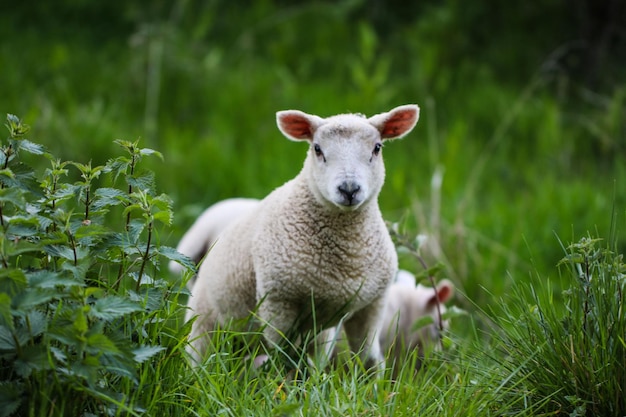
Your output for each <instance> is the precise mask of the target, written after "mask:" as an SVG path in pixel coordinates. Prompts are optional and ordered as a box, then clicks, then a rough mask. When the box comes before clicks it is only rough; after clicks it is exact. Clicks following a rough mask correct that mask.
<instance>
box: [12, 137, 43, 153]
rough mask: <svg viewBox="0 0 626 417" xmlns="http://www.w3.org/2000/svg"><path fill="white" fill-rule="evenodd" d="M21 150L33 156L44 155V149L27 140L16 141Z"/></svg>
mask: <svg viewBox="0 0 626 417" xmlns="http://www.w3.org/2000/svg"><path fill="white" fill-rule="evenodd" d="M18 144H19V147H20V149H21V150H23V151H26V152H29V153H32V154H33V155H43V154H44V153H46V148H44V146H43V145H39V144H37V143H33V142H31V141H29V140H27V139H22V140H20V141H18Z"/></svg>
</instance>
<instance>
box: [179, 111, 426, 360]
mask: <svg viewBox="0 0 626 417" xmlns="http://www.w3.org/2000/svg"><path fill="white" fill-rule="evenodd" d="M418 117H419V108H418V107H417V106H415V105H406V106H400V107H397V108H395V109H393V110H391V111H389V112H387V113H382V114H379V115H376V116H372V117H370V118H365V117H363V116H361V115H354V114H344V115H337V116H332V117H329V118H326V119H323V118H321V117H318V116H314V115H309V114H306V113H303V112H300V111H296V110H289V111H282V112H278V113H277V123H278V127H279V129H280V130H281V132H282V133H283V134H284V135H285V136H286V137H287V138H289V139H291V140H294V141H307V142H309V145H310V146H309V151H308V154H307V157H306V159H305V162H304V166H303V168H302V170H301V171H300V173H299V174H298V175H297V176H296V177H295V178H294V179H292V180H290V181H288V182H287V183H285V184H284V185H282V186H281V187H279V188H277V189H276V190H274V191H273V192H272V193H270V194H269V195H268V196H267V197H266V198H265V199H263V200H262V201H261V202H260V203H259V204H258V206H257V208H256V209H255V210H254V211H253V212H252V213H248V214H245V215H243V216H242V217H241V218H240V219H238V220H236V221H235V222H234V223H232V224H231V225H230V226H228V227H227V229H226V230H224V232H223V233H222V234H221V236H220V238H219V239H218V240H217V242H216V243H215V245H214V246H213V248H212V249H211V250H210V251H209V253H208V254H207V256H206V257H205V260H204V262H203V263H202V265H201V267H200V270H199V272H198V279H197V281H196V283H195V284H194V287H193V290H192V296H191V297H190V300H189V311H188V314H187V319H191V318H192V317H194V316H197V318H196V320H195V321H194V322H193V324H192V330H191V334H190V347H189V352H190V354H191V356H192V358H193V359H194V360H196V361H199V360H200V359H201V358H202V357H203V355H204V354H205V352H206V350H207V348H208V345H209V343H210V336H208V335H207V333H209V332H210V331H211V330H212V329H214V328H215V326H216V325H224V324H226V323H228V322H230V321H231V320H233V319H241V318H245V317H248V316H249V315H250V313H251V312H256V313H255V314H256V317H257V318H258V323H259V324H260V325H266V326H265V327H264V328H263V332H264V337H265V339H266V340H267V341H268V342H269V344H270V345H278V344H284V343H282V342H284V339H285V336H287V338H288V339H289V341H290V342H294V343H296V341H297V340H298V339H299V336H300V335H303V334H305V333H307V332H313V333H317V332H319V331H321V330H322V329H324V328H329V327H332V326H334V325H336V324H337V323H338V322H339V320H340V319H341V318H342V317H344V316H345V317H346V319H345V321H344V326H345V330H346V334H347V337H348V341H349V344H350V347H351V349H352V350H354V351H359V350H360V351H361V352H362V355H363V359H364V362H365V364H366V365H367V366H370V367H371V366H380V365H383V363H384V361H383V357H382V354H381V349H380V342H379V340H378V332H377V328H378V324H379V321H380V318H381V314H382V309H383V307H384V295H385V291H386V289H387V287H388V285H389V283H390V282H391V281H392V280H393V277H394V276H395V274H396V271H397V255H396V251H395V248H394V245H393V243H392V241H391V238H390V236H389V234H388V232H387V228H386V226H385V223H384V221H383V219H382V216H381V213H380V209H379V207H378V201H377V197H378V194H379V192H380V189H381V187H382V185H383V182H384V176H385V168H384V165H383V161H382V153H381V149H382V143H383V141H384V140H387V139H394V138H400V137H402V136H404V135H406V134H407V133H409V132H410V131H411V130H412V129H413V127H414V126H415V124H416V123H417V119H418ZM257 306H258V309H257ZM313 317H314V319H313ZM361 349H362V350H361Z"/></svg>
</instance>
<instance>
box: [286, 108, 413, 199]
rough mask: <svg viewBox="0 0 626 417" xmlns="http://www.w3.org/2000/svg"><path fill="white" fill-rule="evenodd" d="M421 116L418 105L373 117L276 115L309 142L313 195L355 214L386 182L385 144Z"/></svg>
mask: <svg viewBox="0 0 626 417" xmlns="http://www.w3.org/2000/svg"><path fill="white" fill-rule="evenodd" d="M418 118H419V108H418V107H417V106H415V105H406V106H399V107H396V108H395V109H393V110H391V111H389V112H387V113H381V114H378V115H375V116H372V117H370V118H369V119H366V118H365V117H363V116H361V115H356V114H342V115H338V116H332V117H329V118H326V119H322V118H321V117H319V116H315V115H310V114H306V113H303V112H301V111H298V110H287V111H281V112H278V113H277V114H276V121H277V123H278V128H279V129H280V131H281V132H283V134H284V135H285V136H286V137H287V138H289V139H291V140H298V141H299V140H307V141H309V143H310V149H309V154H308V156H307V159H306V161H305V168H304V169H305V171H306V175H308V179H309V185H310V187H311V191H312V192H313V193H314V194H315V196H316V197H317V198H318V200H320V202H322V203H328V204H329V205H331V206H333V207H339V208H340V209H344V210H356V209H358V208H359V207H362V206H363V204H364V203H366V202H368V201H371V200H374V199H375V198H376V196H377V195H378V192H379V191H380V189H381V187H382V185H383V182H384V180H385V167H384V165H383V161H382V152H381V150H382V143H383V140H387V139H394V138H400V137H402V136H404V135H406V134H407V133H409V132H410V131H411V130H412V129H413V127H414V126H415V124H416V123H417V119H418Z"/></svg>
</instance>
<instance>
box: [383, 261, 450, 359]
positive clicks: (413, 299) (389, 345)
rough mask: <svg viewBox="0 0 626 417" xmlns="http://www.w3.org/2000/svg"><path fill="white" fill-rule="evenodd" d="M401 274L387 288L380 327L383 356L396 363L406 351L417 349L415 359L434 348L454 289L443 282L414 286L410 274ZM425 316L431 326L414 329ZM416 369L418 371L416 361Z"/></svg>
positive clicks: (447, 281)
mask: <svg viewBox="0 0 626 417" xmlns="http://www.w3.org/2000/svg"><path fill="white" fill-rule="evenodd" d="M401 272H403V274H400V273H399V274H398V277H397V281H396V282H395V283H393V285H391V286H390V287H389V291H388V294H387V300H386V303H385V311H384V313H383V320H382V323H381V326H380V343H381V345H382V347H383V349H384V352H385V353H389V354H390V355H391V356H393V357H394V358H395V360H396V361H399V360H401V358H402V356H403V355H404V354H405V353H406V352H407V351H412V350H416V349H417V351H418V354H419V357H423V356H424V351H425V349H426V347H428V346H429V345H430V346H432V345H433V344H434V346H435V347H437V346H438V342H439V340H440V337H441V334H440V332H441V331H442V330H445V329H447V328H448V327H449V323H448V321H447V320H445V319H443V314H444V313H445V312H446V306H445V303H446V302H447V301H448V300H450V299H451V298H452V296H453V295H454V286H453V285H452V283H451V282H450V281H449V280H447V279H444V280H441V281H440V282H439V283H438V284H437V285H436V286H435V288H432V287H426V286H424V285H422V284H417V286H416V285H415V277H414V276H413V275H412V274H411V273H409V272H407V271H401ZM410 278H412V280H411V279H410ZM426 316H430V317H431V318H432V322H431V323H430V324H426V325H423V326H421V327H418V328H416V327H415V326H416V323H417V322H419V321H420V320H421V319H423V318H424V317H426ZM416 366H417V367H418V368H419V366H420V362H419V361H418V362H416Z"/></svg>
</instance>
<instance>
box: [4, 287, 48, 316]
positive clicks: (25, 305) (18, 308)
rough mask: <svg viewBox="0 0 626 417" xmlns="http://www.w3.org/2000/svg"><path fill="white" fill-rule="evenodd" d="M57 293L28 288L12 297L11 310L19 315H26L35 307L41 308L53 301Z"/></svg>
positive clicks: (43, 289) (44, 289)
mask: <svg viewBox="0 0 626 417" xmlns="http://www.w3.org/2000/svg"><path fill="white" fill-rule="evenodd" d="M56 296H57V292H56V291H54V290H51V289H48V288H29V289H28V290H27V291H23V292H21V293H19V294H17V295H15V296H14V297H13V302H12V303H13V309H14V311H15V312H19V313H21V314H26V313H28V312H29V311H30V310H31V309H33V308H35V307H41V306H43V305H44V304H47V303H48V302H49V301H50V300H53V299H54V298H55V297H56Z"/></svg>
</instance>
